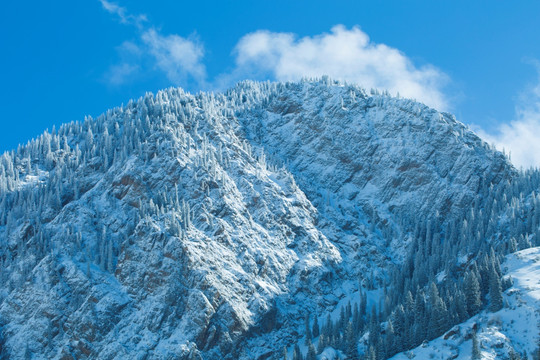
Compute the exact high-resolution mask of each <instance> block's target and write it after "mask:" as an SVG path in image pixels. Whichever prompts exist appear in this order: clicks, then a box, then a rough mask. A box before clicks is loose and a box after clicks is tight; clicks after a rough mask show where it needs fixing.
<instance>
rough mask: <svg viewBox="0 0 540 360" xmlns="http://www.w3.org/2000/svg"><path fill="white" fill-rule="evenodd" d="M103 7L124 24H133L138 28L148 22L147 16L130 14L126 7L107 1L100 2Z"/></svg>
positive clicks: (100, 0) (101, 0)
mask: <svg viewBox="0 0 540 360" xmlns="http://www.w3.org/2000/svg"><path fill="white" fill-rule="evenodd" d="M99 2H100V3H101V5H102V6H103V8H104V9H105V10H107V11H108V12H109V13H111V14H113V15H116V16H118V18H119V19H120V22H121V23H122V24H131V25H135V26H137V27H141V26H142V24H143V23H144V22H146V21H147V18H146V15H144V14H141V15H133V14H130V13H129V12H128V11H127V9H126V8H125V7H122V6H120V5H118V4H115V3H113V2H110V1H107V0H99Z"/></svg>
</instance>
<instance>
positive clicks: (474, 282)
mask: <svg viewBox="0 0 540 360" xmlns="http://www.w3.org/2000/svg"><path fill="white" fill-rule="evenodd" d="M464 287H465V288H464V294H465V299H466V302H467V313H468V314H469V316H473V315H476V314H477V313H478V312H479V311H480V308H481V307H482V300H481V299H480V284H479V283H478V279H477V277H476V275H475V274H474V272H473V271H470V272H469V273H468V274H467V276H466V277H465V284H464Z"/></svg>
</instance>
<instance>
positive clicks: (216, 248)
mask: <svg viewBox="0 0 540 360" xmlns="http://www.w3.org/2000/svg"><path fill="white" fill-rule="evenodd" d="M539 185H540V175H539V173H538V171H531V172H518V171H517V170H516V169H515V168H514V167H513V166H512V165H511V164H510V163H509V162H508V160H507V159H506V157H505V156H504V155H503V154H501V153H499V152H497V151H495V150H494V149H493V148H492V147H490V146H489V145H488V144H486V143H485V142H483V141H482V140H481V139H480V138H478V137H477V136H476V135H475V134H474V133H473V132H471V131H470V130H468V129H467V128H466V127H465V126H464V125H463V124H461V123H460V122H458V121H456V119H455V118H454V117H453V116H452V115H450V114H447V113H440V112H438V111H436V110H434V109H431V108H429V107H427V106H425V105H423V104H420V103H418V102H415V101H412V100H408V99H399V98H395V97H391V96H389V95H388V94H379V93H378V92H376V91H373V92H371V93H368V92H366V91H365V90H363V89H361V88H360V87H357V86H352V85H344V84H340V83H337V82H333V81H331V80H328V79H326V78H325V79H322V80H318V81H303V82H298V83H258V82H250V81H247V82H242V83H240V84H238V85H237V86H236V87H234V88H233V89H231V90H228V91H226V92H224V93H217V94H214V93H200V94H197V95H192V94H189V93H186V92H184V91H183V90H182V89H177V88H171V89H167V90H163V91H160V92H158V93H157V94H155V95H153V94H147V95H145V96H144V97H143V98H141V99H139V100H137V101H131V102H129V104H128V105H126V106H124V107H121V108H115V109H112V110H108V111H107V112H106V113H104V114H103V115H101V116H99V117H98V118H97V119H91V118H88V119H85V121H82V122H73V123H70V124H66V125H63V126H62V127H60V128H59V129H58V130H56V129H53V130H52V131H51V132H45V133H44V134H43V135H42V136H40V137H38V138H37V139H34V140H31V141H30V142H29V143H28V144H27V145H25V146H20V147H19V148H18V149H16V150H13V151H10V152H7V153H5V154H4V155H2V156H1V157H0V271H1V272H0V283H1V284H2V287H1V288H0V331H1V332H0V354H1V355H0V358H9V359H26V358H31V359H50V358H58V359H126V358H130V359H186V360H187V359H205V360H206V359H209V360H210V359H246V360H247V359H261V360H264V359H282V358H283V357H284V353H286V354H287V356H288V357H289V358H290V357H292V356H293V353H294V352H293V347H294V346H295V345H297V344H298V343H299V342H301V344H302V349H303V350H304V355H306V351H307V350H308V349H307V347H306V346H305V345H304V340H303V339H305V338H306V326H305V324H304V323H305V317H306V315H309V316H310V318H311V319H313V318H315V317H316V318H318V319H319V321H320V322H323V321H324V319H325V317H326V316H327V314H330V313H332V314H336V313H337V314H339V312H340V309H341V311H342V312H343V307H344V306H346V305H347V301H348V300H349V299H350V300H351V301H352V302H353V303H354V302H355V301H356V300H357V299H358V298H359V294H360V293H362V294H364V293H366V292H367V293H368V295H367V299H368V300H367V302H365V303H364V307H366V306H367V307H368V310H367V312H368V314H367V315H366V314H365V311H364V312H363V313H362V314H361V315H360V317H361V321H360V322H361V323H362V324H360V323H358V324H356V323H355V327H354V334H353V333H352V330H351V331H349V332H347V334H350V336H349V335H347V336H348V337H347V336H346V335H345V333H346V332H345V330H344V329H345V328H346V327H347V326H348V320H347V319H345V320H343V321H341V327H337V326H336V327H335V328H334V330H332V329H330V330H329V329H328V328H326V330H327V332H332V331H334V333H335V334H333V335H335V336H333V338H331V339H330V340H331V341H329V342H328V344H327V345H328V346H326V349H325V347H323V348H322V349H321V352H322V351H323V350H324V351H325V353H332V354H340V355H339V356H341V357H342V358H344V357H346V356H347V353H346V351H345V350H343V349H345V348H348V349H349V350H348V351H349V354H352V353H354V354H355V355H354V356H355V357H356V356H364V355H366V356H367V355H368V350H369V349H368V347H369V346H368V347H366V346H364V345H365V344H366V341H365V340H366V339H367V337H368V333H369V331H368V330H369V329H371V330H372V331H371V337H370V341H371V342H372V343H374V342H375V343H376V344H380V346H379V347H380V348H379V347H377V346H375V349H373V346H371V349H370V351H371V356H372V357H373V356H375V357H376V358H386V357H389V356H390V355H393V354H395V353H396V352H397V351H398V348H397V347H392V348H390V346H388V347H387V348H384V349H383V346H384V345H383V344H385V342H386V343H389V344H390V343H391V341H390V340H391V339H390V338H389V337H388V334H389V332H388V331H387V332H386V335H385V333H384V332H383V331H382V330H381V337H377V338H374V337H373V333H374V330H373V329H375V327H377V329H378V328H379V324H382V325H381V327H380V328H381V329H384V326H383V325H384V323H385V320H386V319H387V318H389V317H392V316H393V314H395V309H397V308H399V306H401V305H400V304H401V303H403V302H404V301H405V293H406V292H407V291H411V292H413V295H412V296H415V297H416V298H419V299H421V301H422V303H424V302H425V303H426V304H429V302H428V300H426V299H428V295H425V294H428V291H427V290H426V291H424V288H425V289H427V288H428V286H429V285H430V283H432V282H437V284H440V289H441V297H442V299H438V300H439V303H440V304H441V306H442V307H441V308H444V309H445V311H447V312H448V311H450V312H451V308H450V305H451V304H452V297H451V296H446V295H448V294H449V293H450V292H451V289H453V288H456V289H461V287H462V286H464V287H466V285H463V281H462V279H463V278H464V277H465V274H468V273H472V274H473V275H472V276H474V281H480V290H481V291H482V292H481V293H478V294H477V296H478V297H480V299H479V301H481V306H482V308H485V307H486V306H491V303H492V302H493V301H492V300H491V297H490V296H492V295H488V294H487V290H486V289H487V287H486V286H487V285H486V284H487V281H488V277H489V279H490V281H491V280H493V281H496V280H497V281H498V276H500V275H502V274H500V269H499V266H498V261H499V260H498V259H499V258H502V256H503V255H505V254H507V253H510V252H514V251H516V250H518V249H524V248H527V247H530V246H533V245H539V239H540V232H539V230H538V229H539V224H540V196H538V195H537V194H538V188H539ZM426 259H429V260H426ZM508 266H509V267H511V265H508ZM489 271H491V272H490V273H489V274H487V273H488V272H489ZM486 274H487V275H486ZM477 279H478V280H477ZM448 284H449V285H448ZM449 289H450V290H449ZM460 294H461V293H460ZM516 296H517V295H516ZM456 297H457V295H456ZM432 300H433V297H432ZM516 301H517V300H516ZM417 303H419V302H417ZM512 304H513V303H512ZM371 306H373V309H371ZM479 306H480V305H479ZM370 311H372V312H371V313H370ZM423 311H424V312H423V314H424V315H425V316H428V315H429V316H431V315H430V314H431V313H430V312H429V311H431V308H429V306H427V307H426V309H424V310H423ZM476 311H477V310H474V312H473V310H470V309H469V312H467V311H464V312H463V314H464V315H463V314H462V317H463V316H469V315H471V316H472V315H473V314H474V313H476ZM502 311H510V309H509V308H508V307H507V308H505V309H504V310H502ZM370 314H374V315H370ZM369 316H371V317H369ZM444 316H445V318H444V319H443V320H444V321H441V322H439V323H437V326H438V330H436V331H434V332H427V333H425V334H420V335H418V336H420V337H421V338H418V336H416V335H415V336H416V338H415V339H412V335H411V339H412V340H411V342H410V343H411V344H419V343H420V342H419V340H420V341H421V340H422V339H424V338H425V339H431V338H433V337H435V336H438V335H439V333H440V332H441V331H446V330H447V329H446V327H449V326H451V324H455V323H458V322H460V321H461V320H462V319H457V318H455V317H452V316H451V314H448V313H445V315H444ZM480 316H481V315H480ZM431 317H433V316H431ZM357 318H358V317H357ZM471 321H473V320H471ZM308 323H309V321H308ZM364 323H366V324H364ZM357 325H358V326H357ZM364 325H366V326H364ZM367 325H369V329H368V326H367ZM309 326H311V323H309ZM349 327H352V324H351V325H350V326H349ZM321 328H322V327H321ZM377 331H378V330H377ZM437 331H438V332H437ZM361 339H363V340H361ZM314 340H315V339H314ZM316 341H318V340H316ZM415 341H416V343H415ZM306 343H307V341H306ZM351 344H353V345H354V346H353V345H351ZM362 344H364V345H362ZM368 345H369V344H368ZM321 346H322V345H321ZM415 346H416V345H415ZM334 347H336V348H337V347H341V348H342V349H341V350H340V351H339V352H336V351H334V350H333V348H334ZM342 350H343V351H342ZM399 351H401V350H399ZM356 354H357V355H356ZM349 356H351V355H349Z"/></svg>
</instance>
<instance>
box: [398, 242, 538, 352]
mask: <svg viewBox="0 0 540 360" xmlns="http://www.w3.org/2000/svg"><path fill="white" fill-rule="evenodd" d="M503 267H504V271H505V273H506V276H507V277H510V278H511V279H512V280H513V285H512V287H510V288H509V289H507V290H506V291H505V293H504V300H505V302H506V306H505V307H504V308H503V309H501V310H499V311H497V312H489V311H482V312H481V313H480V314H478V315H476V316H474V317H472V318H471V319H469V320H468V321H467V322H465V323H462V324H459V325H456V326H455V327H453V328H452V329H451V330H450V331H448V332H447V333H446V334H445V335H443V336H441V337H440V338H437V339H435V340H432V341H430V342H426V343H425V344H423V345H422V346H419V347H417V348H415V349H412V350H410V351H407V352H406V353H401V354H398V355H396V356H394V357H392V359H394V360H401V359H403V360H405V359H467V360H468V359H471V356H472V347H473V340H472V338H473V333H476V337H477V340H478V347H479V350H480V354H481V357H480V358H481V359H508V358H511V356H515V355H519V356H523V355H525V354H526V355H527V356H528V358H529V357H530V356H533V354H534V352H535V351H537V350H538V348H539V347H540V248H539V247H534V248H529V249H526V250H521V251H518V252H516V253H514V254H511V255H508V256H507V259H506V262H505V263H504V264H503Z"/></svg>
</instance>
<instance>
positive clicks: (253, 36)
mask: <svg viewBox="0 0 540 360" xmlns="http://www.w3.org/2000/svg"><path fill="white" fill-rule="evenodd" d="M234 53H235V55H236V65H237V70H236V75H237V76H238V75H243V76H250V77H264V76H266V77H273V78H275V79H277V80H296V79H300V78H302V77H305V76H307V77H318V76H321V75H329V76H330V77H332V78H335V79H341V80H345V81H350V82H354V83H358V84H359V85H361V86H363V87H366V88H368V89H369V88H378V89H386V90H389V91H390V92H392V93H394V94H395V93H397V92H399V93H400V95H402V96H405V97H409V98H415V99H417V100H419V101H422V102H424V103H426V104H427V105H430V106H433V107H435V108H437V109H440V110H447V109H448V106H449V104H448V101H447V98H446V96H445V95H444V94H443V90H442V89H443V87H444V86H445V84H446V83H447V81H448V77H447V76H446V75H445V74H444V73H443V72H442V71H440V70H439V69H437V68H435V67H433V66H423V67H420V68H418V67H416V66H415V65H414V64H413V63H412V61H411V60H410V59H409V58H408V57H407V56H406V55H405V54H403V53H402V52H401V51H399V50H397V49H395V48H392V47H389V46H387V45H384V44H376V43H373V42H371V41H370V39H369V37H368V35H367V34H366V33H364V32H363V31H362V30H360V28H358V27H353V28H352V29H347V28H345V27H344V26H342V25H337V26H334V27H333V28H332V29H331V32H330V33H324V34H320V35H316V36H312V37H304V38H300V39H299V38H297V36H295V35H294V34H290V33H275V32H269V31H256V32H254V33H250V34H247V35H245V36H244V37H243V38H241V39H240V41H239V42H238V44H237V45H236V48H235V52H234Z"/></svg>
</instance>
